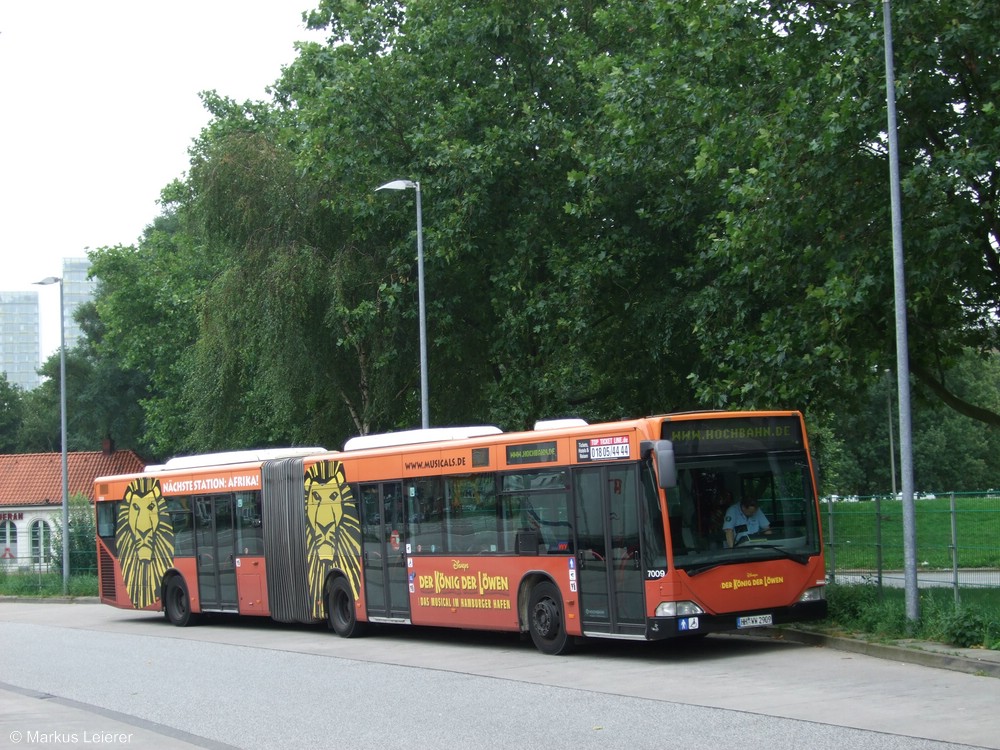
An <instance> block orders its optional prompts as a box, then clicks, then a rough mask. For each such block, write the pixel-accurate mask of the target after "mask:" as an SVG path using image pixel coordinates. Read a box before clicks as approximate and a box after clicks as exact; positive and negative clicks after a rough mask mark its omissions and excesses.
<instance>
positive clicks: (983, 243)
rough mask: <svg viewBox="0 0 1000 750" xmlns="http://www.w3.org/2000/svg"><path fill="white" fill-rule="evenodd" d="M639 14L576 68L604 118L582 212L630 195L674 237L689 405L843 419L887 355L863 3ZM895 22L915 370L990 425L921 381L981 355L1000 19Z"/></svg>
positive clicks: (877, 71) (881, 112) (974, 11)
mask: <svg viewBox="0 0 1000 750" xmlns="http://www.w3.org/2000/svg"><path fill="white" fill-rule="evenodd" d="M637 7H638V10H637V11H636V10H634V9H633V8H632V7H631V6H630V7H629V9H626V8H624V7H623V6H620V5H618V4H614V5H612V6H611V7H609V8H608V9H607V10H606V11H604V13H603V14H602V17H603V18H604V19H605V20H606V22H607V23H608V24H612V25H613V28H614V29H616V36H618V37H620V38H626V37H628V38H631V39H633V40H635V41H633V43H632V44H631V45H629V46H627V47H626V48H623V49H622V50H620V51H617V52H613V53H612V54H609V55H607V56H606V57H603V58H600V59H598V60H596V61H595V62H594V63H593V64H594V65H595V66H597V67H599V68H600V69H602V70H604V71H606V76H605V83H604V85H603V89H602V90H603V93H604V100H605V113H606V115H607V117H606V122H607V123H608V124H607V126H606V127H605V128H604V132H603V136H604V137H603V138H602V139H601V140H600V141H598V142H597V143H598V148H595V149H594V156H593V157H592V158H591V160H590V164H589V168H588V171H587V179H588V180H589V181H590V182H591V183H593V184H594V185H595V186H596V187H595V189H594V191H593V192H594V195H593V196H592V198H591V199H592V200H593V201H599V200H600V194H601V193H602V192H604V191H606V188H605V187H604V186H606V185H610V184H615V182H616V181H618V180H626V181H627V182H628V183H629V184H639V185H646V186H648V189H649V192H648V194H647V195H646V197H645V200H644V201H643V202H642V203H641V204H640V205H638V206H637V211H638V212H639V213H640V216H641V218H642V219H643V220H644V223H645V224H646V225H647V226H646V227H645V229H646V231H650V230H651V229H652V228H654V227H661V228H664V229H667V228H674V227H676V228H677V229H678V230H679V231H680V232H683V233H686V234H687V238H688V240H689V241H690V242H691V243H692V244H691V252H690V254H689V255H688V256H687V257H686V259H685V260H684V261H682V263H681V264H680V265H679V267H678V268H677V275H678V276H679V278H681V279H683V281H684V283H685V284H686V286H687V288H688V289H689V290H690V292H691V294H689V295H687V296H686V298H685V299H684V300H683V301H682V304H684V305H685V314H686V316H687V318H688V326H687V329H688V334H689V335H690V336H692V337H695V338H696V339H697V341H698V344H699V349H700V356H699V357H698V358H696V359H694V360H692V361H691V362H690V365H691V373H692V378H693V381H694V383H695V384H696V386H697V391H698V396H699V399H700V400H701V402H702V403H704V404H706V405H709V404H711V405H719V406H727V405H728V406H735V405H757V406H763V405H768V404H774V403H785V404H796V405H803V406H815V407H817V408H821V407H830V406H833V405H837V406H838V407H839V408H843V407H844V406H850V405H851V404H855V405H856V404H857V403H858V401H857V399H858V398H859V397H860V396H861V394H863V393H864V392H865V391H866V387H867V384H868V382H869V380H870V378H871V373H872V372H873V371H875V370H876V369H877V368H878V367H879V366H886V365H887V364H890V363H891V361H892V353H893V331H894V328H893V308H892V299H893V297H892V263H891V238H890V218H889V211H888V194H889V188H888V174H889V169H888V161H887V147H886V133H885V130H886V115H885V104H884V101H885V82H884V62H883V60H884V57H883V36H882V33H883V29H882V16H881V4H878V3H826V2H823V3H820V2H815V3H799V2H772V3H759V2H752V1H750V0H746V1H743V2H725V3H723V2H715V3H705V4H703V3H692V2H673V1H670V0H650V2H646V3H640V4H638V6H637ZM894 11H895V26H896V42H897V43H896V60H897V62H896V70H897V75H898V79H899V80H898V81H897V90H898V92H899V103H898V106H899V113H900V128H899V131H900V142H901V166H902V172H903V188H904V206H903V211H904V222H905V223H904V228H905V242H906V262H907V284H908V301H909V308H908V315H909V320H910V326H909V327H910V335H911V339H910V349H911V356H912V365H913V372H914V374H915V375H916V376H917V377H918V378H919V379H920V380H921V381H922V382H924V383H925V384H927V385H928V386H929V387H932V388H934V389H935V390H936V392H937V393H938V394H939V396H941V397H942V398H946V399H947V400H948V401H949V403H950V405H951V406H953V407H954V408H957V409H960V410H962V411H964V412H965V413H967V414H970V415H972V416H975V417H976V418H979V419H983V420H987V421H996V420H997V417H996V414H995V413H994V412H991V411H989V410H988V409H985V410H984V409H981V408H979V407H978V406H977V405H976V404H974V403H971V402H968V401H965V400H962V399H960V398H958V397H957V396H956V394H954V393H953V392H951V391H949V390H948V389H947V387H946V385H945V384H944V382H943V380H942V377H941V375H942V373H943V372H944V371H945V370H946V369H947V366H948V364H949V362H950V361H951V360H952V359H953V358H954V357H955V356H957V355H958V354H959V353H960V352H961V351H962V349H963V347H966V346H970V347H973V348H975V349H978V350H982V351H985V350H988V349H990V348H991V347H993V346H995V343H996V316H995V310H996V309H997V294H996V291H997V281H998V280H1000V276H998V275H997V273H996V269H997V268H998V267H1000V266H998V263H997V247H998V246H997V240H998V237H997V226H998V222H997V203H996V200H995V196H996V187H997V186H996V143H997V142H998V139H997V136H998V134H1000V133H998V130H997V127H998V119H997V118H998V115H997V113H996V112H995V109H994V99H995V96H996V91H997V87H998V85H1000V84H998V81H1000V78H998V75H1000V68H998V64H997V63H998V56H997V48H996V45H995V43H994V42H993V40H994V39H995V37H996V33H997V31H998V28H1000V27H998V24H1000V10H998V6H997V5H996V4H995V3H991V2H985V1H983V2H980V1H978V0H973V1H971V2H970V1H969V0H961V1H957V0H956V1H953V2H940V1H939V0H916V1H914V2H908V3H897V4H896V7H895V8H894ZM600 208H601V206H600V205H599V204H598V210H600ZM687 215H690V216H691V218H692V219H693V223H690V224H687V225H681V226H678V224H679V223H680V222H682V221H683V219H684V218H685V217H686V216H687ZM679 333H680V332H679V331H678V332H677V334H679Z"/></svg>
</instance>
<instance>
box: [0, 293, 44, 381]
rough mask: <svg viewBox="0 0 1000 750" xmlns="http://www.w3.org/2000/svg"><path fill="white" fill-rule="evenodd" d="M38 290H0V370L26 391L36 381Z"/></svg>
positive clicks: (37, 362) (8, 379)
mask: <svg viewBox="0 0 1000 750" xmlns="http://www.w3.org/2000/svg"><path fill="white" fill-rule="evenodd" d="M39 364H40V362H39V341H38V292H0V370H3V372H5V373H6V374H7V382H8V383H10V384H11V385H16V386H18V387H19V388H22V389H24V390H26V391H30V390H31V389H32V388H34V387H35V386H37V385H38V382H39V378H38V367H39Z"/></svg>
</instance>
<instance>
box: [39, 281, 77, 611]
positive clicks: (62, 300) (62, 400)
mask: <svg viewBox="0 0 1000 750" xmlns="http://www.w3.org/2000/svg"><path fill="white" fill-rule="evenodd" d="M34 283H35V284H38V285H40V286H48V285H50V284H58V285H59V431H60V433H62V558H63V566H62V567H63V595H64V596H65V595H67V594H69V470H68V468H67V466H66V463H67V462H66V320H65V315H66V297H65V294H64V293H63V288H64V286H65V282H64V280H63V279H61V278H58V277H56V276H47V277H46V278H44V279H42V280H41V281H36V282H34Z"/></svg>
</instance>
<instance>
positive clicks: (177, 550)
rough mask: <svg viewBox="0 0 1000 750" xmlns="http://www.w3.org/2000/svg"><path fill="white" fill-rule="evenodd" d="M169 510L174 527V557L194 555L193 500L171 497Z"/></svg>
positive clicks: (168, 502) (168, 500)
mask: <svg viewBox="0 0 1000 750" xmlns="http://www.w3.org/2000/svg"><path fill="white" fill-rule="evenodd" d="M167 509H168V510H169V511H170V523H171V524H172V525H173V527H174V555H176V556H178V557H185V556H189V555H193V554H194V528H193V523H192V519H191V498H189V497H169V498H167Z"/></svg>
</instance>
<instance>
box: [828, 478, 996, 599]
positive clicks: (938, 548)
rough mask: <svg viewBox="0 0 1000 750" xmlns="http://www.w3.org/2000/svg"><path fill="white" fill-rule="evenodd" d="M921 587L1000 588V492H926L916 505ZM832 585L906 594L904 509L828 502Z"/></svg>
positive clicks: (893, 500) (897, 503) (875, 499)
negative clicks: (864, 585)
mask: <svg viewBox="0 0 1000 750" xmlns="http://www.w3.org/2000/svg"><path fill="white" fill-rule="evenodd" d="M914 508H915V519H916V555H917V580H918V585H919V586H920V587H921V588H929V587H950V588H952V589H953V590H954V592H955V598H956V601H957V600H958V598H959V590H960V589H962V588H995V589H1000V491H993V490H990V491H986V492H950V493H943V494H942V493H920V494H918V495H917V496H916V497H915V499H914ZM821 511H822V512H823V515H824V529H825V533H826V566H827V574H828V577H829V580H830V582H832V583H873V584H876V585H878V586H893V587H902V586H903V580H904V563H903V503H902V501H901V500H900V499H899V498H898V496H897V497H892V496H868V497H858V496H850V497H838V496H836V495H831V496H829V497H825V498H823V502H822V507H821Z"/></svg>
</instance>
